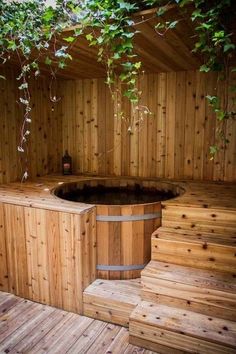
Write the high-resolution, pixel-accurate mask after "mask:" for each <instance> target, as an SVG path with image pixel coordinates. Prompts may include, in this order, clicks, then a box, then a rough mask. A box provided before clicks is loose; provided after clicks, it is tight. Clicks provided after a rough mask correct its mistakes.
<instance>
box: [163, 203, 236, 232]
mask: <svg viewBox="0 0 236 354" xmlns="http://www.w3.org/2000/svg"><path fill="white" fill-rule="evenodd" d="M162 226H164V227H169V228H175V229H183V230H193V229H194V230H198V231H202V232H209V233H211V232H212V233H218V234H223V235H231V236H236V211H235V210H230V209H223V208H222V209H220V208H219V207H218V208H208V206H207V204H203V205H202V206H199V207H192V206H187V205H172V204H171V203H170V204H168V201H167V202H166V203H163V206H162Z"/></svg>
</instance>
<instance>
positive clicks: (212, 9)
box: [0, 0, 236, 177]
mask: <svg viewBox="0 0 236 354" xmlns="http://www.w3.org/2000/svg"><path fill="white" fill-rule="evenodd" d="M170 5H178V6H179V8H180V9H182V15H183V16H190V17H191V19H192V21H193V23H194V24H195V29H196V43H195V49H194V51H196V52H198V53H200V54H201V55H202V56H203V57H204V64H203V65H202V66H201V68H200V70H201V71H203V72H209V71H219V72H220V73H221V75H220V76H219V81H220V80H224V81H226V83H227V84H228V81H229V75H230V72H229V66H230V65H231V61H232V59H234V56H235V49H236V47H235V35H234V33H233V24H234V21H235V8H236V5H235V1H234V0H210V1H204V0H168V1H167V0H146V1H128V0H121V1H115V0H103V1H99V0H57V1H56V3H55V6H54V7H52V6H46V2H45V0H24V2H22V3H19V2H17V1H11V2H10V3H9V1H7V0H2V1H1V2H0V58H1V59H2V63H5V62H7V61H9V60H11V61H13V62H15V61H17V62H18V63H19V64H20V67H21V74H20V75H19V77H18V78H17V79H18V81H19V90H20V92H21V97H20V101H21V103H22V105H23V106H24V112H25V113H24V122H23V125H22V131H21V142H20V144H19V147H18V150H19V151H22V152H23V151H24V144H25V143H26V141H27V136H28V135H29V132H30V129H29V127H28V125H29V124H30V122H31V115H30V112H31V106H30V91H29V78H30V76H32V75H35V76H38V75H39V74H40V70H41V66H42V64H43V65H47V66H49V67H50V70H51V74H52V78H55V75H56V73H57V70H59V69H63V68H65V67H66V65H67V62H68V60H69V61H70V60H72V59H73V58H72V56H71V54H70V48H71V47H72V46H73V45H74V43H75V41H77V40H79V39H80V37H81V36H83V37H85V38H86V39H87V41H88V43H89V45H90V46H96V48H98V53H97V56H98V61H100V62H102V63H103V64H104V65H105V66H106V69H107V83H108V85H109V86H110V87H111V88H112V86H113V84H114V83H115V81H116V78H119V79H120V80H121V82H122V83H123V85H124V86H125V87H126V90H124V92H125V93H124V94H125V96H127V97H128V99H129V100H130V101H131V102H132V103H134V104H137V102H138V100H139V95H140V92H138V90H137V77H138V74H139V71H140V68H141V62H140V61H138V60H137V57H136V55H135V52H134V38H135V35H136V34H137V31H136V29H135V23H134V20H133V17H132V14H133V13H134V12H136V11H138V10H141V9H143V8H144V7H150V6H151V7H153V6H157V7H158V9H157V11H156V16H157V23H156V31H157V32H158V33H160V34H161V35H163V34H165V32H166V31H168V30H171V29H173V28H174V27H175V26H176V25H177V24H178V21H179V20H180V19H179V18H176V19H174V20H169V21H165V22H164V23H163V15H165V14H166V13H167V10H168V8H169V6H170ZM167 15H168V13H167ZM159 19H160V20H159ZM68 27H71V28H72V31H71V32H70V35H67V32H64V31H63V30H64V29H65V28H68ZM59 36H60V37H63V39H64V44H63V45H61V44H60V42H59V41H58V38H59ZM231 70H232V71H235V70H236V69H235V68H232V69H231ZM0 78H3V77H0ZM232 89H233V90H235V88H232ZM226 96H227V97H228V95H227V94H226ZM207 99H208V100H209V103H210V105H211V106H212V107H213V109H214V111H215V112H216V114H217V118H218V120H219V121H225V119H228V118H232V117H234V116H235V112H234V110H233V109H232V110H229V109H228V108H229V102H228V101H227V98H226V97H225V102H224V105H222V103H221V102H220V100H219V98H218V97H217V95H215V96H210V95H208V96H207ZM51 100H53V101H57V97H55V96H53V95H51ZM233 103H235V102H233ZM219 134H220V136H223V134H222V131H220V132H219ZM225 142H226V141H225ZM216 150H217V148H216V147H212V149H211V151H212V152H215V151H216ZM26 174H27V171H26ZM25 177H26V175H25Z"/></svg>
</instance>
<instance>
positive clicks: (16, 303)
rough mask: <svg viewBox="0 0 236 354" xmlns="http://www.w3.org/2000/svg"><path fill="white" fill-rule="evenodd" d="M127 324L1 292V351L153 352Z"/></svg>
mask: <svg viewBox="0 0 236 354" xmlns="http://www.w3.org/2000/svg"><path fill="white" fill-rule="evenodd" d="M128 337H129V334H128V330H127V329H126V328H123V327H120V326H115V325H112V324H108V323H106V322H102V321H98V320H93V319H91V318H88V317H84V316H80V315H76V314H73V313H69V312H65V311H63V310H58V309H55V308H53V307H50V306H46V305H41V304H38V303H34V302H31V301H28V300H24V299H21V298H19V297H16V296H14V295H11V294H8V293H3V292H1V293H0V353H10V354H13V353H14V354H16V353H26V352H27V353H28V354H36V353H47V354H65V353H68V354H69V353H70V354H78V353H80V354H82V353H90V354H94V353H96V354H104V353H113V354H115V353H116V354H121V353H122V354H131V353H139V354H152V353H153V352H151V351H149V350H145V349H142V348H140V347H136V346H134V345H131V344H129V341H128Z"/></svg>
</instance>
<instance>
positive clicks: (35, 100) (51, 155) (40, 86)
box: [0, 68, 62, 183]
mask: <svg viewBox="0 0 236 354" xmlns="http://www.w3.org/2000/svg"><path fill="white" fill-rule="evenodd" d="M0 74H1V75H5V77H6V80H3V79H1V80H0V107H1V109H0V129H1V138H0V183H6V182H12V181H15V180H17V179H19V178H21V176H22V174H23V172H24V171H25V158H26V154H22V153H19V152H18V151H17V146H18V144H19V138H20V127H21V124H22V117H23V112H22V108H21V107H20V105H19V103H17V102H18V101H19V90H18V88H17V86H18V85H19V82H18V81H17V80H16V77H17V72H16V71H15V70H13V69H9V68H8V69H6V68H4V69H1V73H0ZM49 85H50V81H49V79H47V78H45V77H42V78H40V79H37V80H32V81H31V85H30V90H31V96H32V107H33V109H32V124H30V125H28V129H29V130H30V131H31V135H30V137H29V145H28V160H29V174H30V176H31V177H35V176H37V175H45V174H48V173H52V172H57V171H59V170H60V161H61V160H60V159H61V154H62V131H61V128H62V127H61V116H60V113H59V108H60V105H59V104H52V102H51V101H50V99H49ZM21 159H22V161H21Z"/></svg>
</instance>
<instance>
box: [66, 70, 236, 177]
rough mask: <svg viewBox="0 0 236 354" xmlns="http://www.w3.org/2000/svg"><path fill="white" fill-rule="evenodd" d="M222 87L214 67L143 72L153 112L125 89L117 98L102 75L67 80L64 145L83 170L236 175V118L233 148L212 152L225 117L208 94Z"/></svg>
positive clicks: (230, 130)
mask: <svg viewBox="0 0 236 354" xmlns="http://www.w3.org/2000/svg"><path fill="white" fill-rule="evenodd" d="M215 87H216V77H215V75H214V74H211V75H208V74H201V73H199V72H198V71H196V72H195V71H184V72H176V73H175V72H170V73H161V74H148V75H143V76H142V77H141V78H140V81H139V89H140V90H141V91H142V92H143V95H142V100H141V102H140V105H143V106H147V107H148V108H149V109H150V110H151V112H152V115H150V116H148V115H145V113H143V111H144V110H145V108H144V107H143V109H142V112H141V111H138V110H135V111H134V112H133V111H132V107H131V106H130V104H129V103H128V102H127V101H126V100H125V99H124V98H122V97H120V95H118V94H116V95H115V96H116V97H115V100H114V101H112V99H111V95H110V92H109V89H108V88H107V87H106V85H105V84H104V80H103V79H93V80H89V79H86V80H73V81H72V80H71V81H65V82H63V85H62V91H63V99H62V102H61V103H62V107H61V109H62V116H63V128H62V130H63V150H65V149H68V150H69V153H70V154H71V155H72V157H73V163H74V171H75V172H78V173H94V174H108V175H113V174H114V175H131V176H146V177H165V178H176V179H182V178H188V179H206V180H225V181H235V180H236V155H235V150H236V149H235V148H236V139H235V136H236V134H235V133H236V122H232V121H229V122H227V125H226V128H225V129H226V130H225V131H226V136H227V137H228V138H229V140H230V144H228V146H227V149H226V150H225V151H221V152H220V153H218V154H217V156H216V158H215V159H214V160H210V155H209V147H210V146H211V145H214V143H215V141H216V137H217V127H218V126H219V124H218V123H217V122H216V119H215V116H214V114H213V113H212V110H211V108H209V106H208V103H207V102H206V100H205V95H206V94H211V95H215V94H216V90H215ZM221 91H222V88H221V89H220V90H219V92H218V93H219V94H221ZM121 112H123V113H124V118H123V119H121V118H120V113H121Z"/></svg>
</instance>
